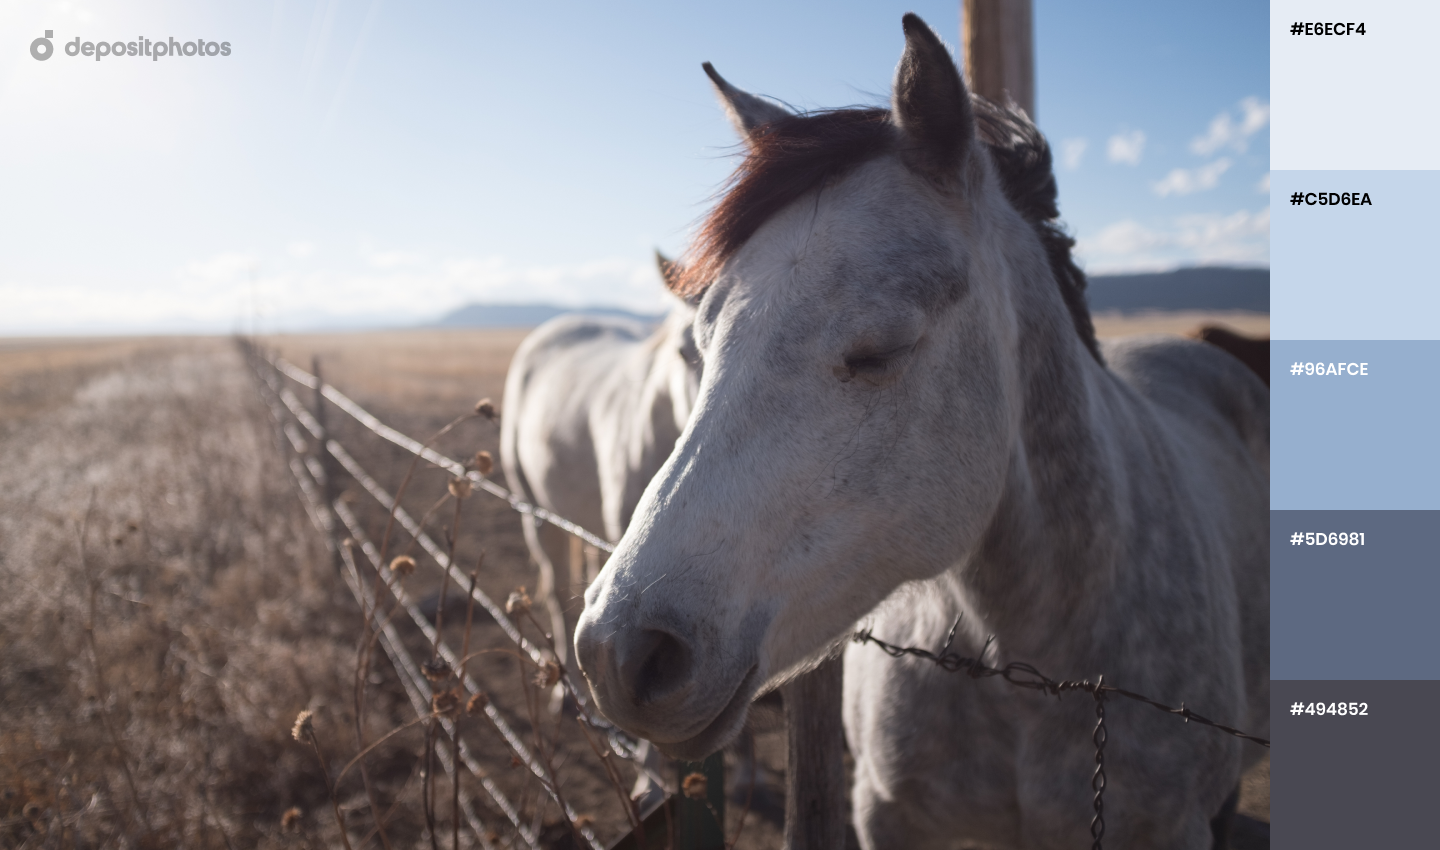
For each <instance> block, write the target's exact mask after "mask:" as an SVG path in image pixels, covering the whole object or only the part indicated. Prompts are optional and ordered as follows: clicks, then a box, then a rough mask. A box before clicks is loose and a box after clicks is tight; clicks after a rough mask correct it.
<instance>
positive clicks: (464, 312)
mask: <svg viewBox="0 0 1440 850" xmlns="http://www.w3.org/2000/svg"><path fill="white" fill-rule="evenodd" d="M1086 292H1087V295H1088V298H1089V301H1090V309H1091V310H1092V311H1094V312H1096V313H1101V312H1106V311H1110V312H1121V313H1138V312H1142V311H1145V310H1249V311H1252V312H1256V313H1268V312H1270V270H1269V269H1236V268H1228V267H1223V266H1200V267H1197V268H1189V269H1177V270H1176V271H1173V272H1158V273H1153V274H1113V275H1094V276H1092V277H1091V278H1090V286H1089V289H1087V290H1086ZM562 313H589V314H591V315H600V316H624V317H626V318H631V319H638V320H640V321H642V322H656V321H659V320H660V318H661V317H660V315H659V314H654V315H645V314H643V313H634V312H631V311H629V310H621V309H620V308H618V307H575V308H569V307H557V306H556V305H554V304H467V305H466V306H464V307H460V308H458V309H456V310H452V311H451V312H449V313H446V314H445V315H444V316H441V317H440V318H439V319H437V320H436V321H434V322H432V323H430V327H439V328H533V327H535V326H536V325H539V324H541V323H543V322H545V321H547V320H549V319H553V318H554V317H556V316H559V315H561V314H562Z"/></svg>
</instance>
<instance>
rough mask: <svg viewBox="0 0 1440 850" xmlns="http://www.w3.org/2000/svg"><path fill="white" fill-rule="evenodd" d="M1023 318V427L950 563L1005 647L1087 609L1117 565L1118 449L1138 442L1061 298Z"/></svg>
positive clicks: (1123, 494) (1025, 643)
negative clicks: (985, 519)
mask: <svg viewBox="0 0 1440 850" xmlns="http://www.w3.org/2000/svg"><path fill="white" fill-rule="evenodd" d="M1050 287H1051V288H1050V289H1049V290H1048V291H1045V292H1043V293H1041V294H1040V295H1039V297H1037V296H1036V295H1034V294H1032V297H1031V298H1030V299H1029V300H1030V301H1031V302H1032V306H1034V302H1036V301H1038V302H1039V303H1040V304H1043V305H1045V308H1044V309H1041V310H1038V311H1036V312H1034V313H1032V314H1031V315H1030V316H1029V317H1028V318H1027V317H1022V319H1021V321H1020V322H1019V326H1020V334H1019V340H1018V342H1019V345H1018V347H1017V357H1018V362H1019V367H1020V368H1019V369H1018V370H1017V374H1018V382H1019V386H1018V387H1017V393H1018V395H1019V398H1020V405H1019V407H1020V418H1019V429H1018V431H1017V434H1016V439H1015V440H1014V442H1013V443H1012V449H1011V457H1010V463H1009V467H1008V472H1007V475H1006V479H1005V481H1004V484H1003V488H1002V492H1001V497H1000V501H999V504H998V507H997V509H996V512H995V514H994V516H993V518H992V521H991V523H990V526H989V528H988V529H987V532H986V534H985V535H984V538H983V539H982V542H981V545H980V547H979V550H978V552H977V553H976V555H975V556H974V557H973V558H972V559H970V560H969V561H968V562H966V563H965V564H963V565H961V566H960V567H958V568H957V570H958V577H959V578H960V584H961V586H962V587H963V588H964V593H965V595H966V596H967V597H968V598H969V602H970V604H971V605H973V606H974V607H975V609H976V610H977V611H978V612H979V613H980V614H981V616H982V617H983V618H984V620H985V627H986V629H987V630H988V631H990V632H991V633H994V634H995V635H996V636H997V638H998V639H999V641H1000V645H1001V646H1002V647H1006V648H1008V650H1009V651H1011V652H1015V651H1022V652H1023V651H1029V652H1032V653H1033V652H1035V651H1038V649H1039V648H1041V647H1046V646H1053V645H1055V644H1056V643H1057V642H1059V641H1058V635H1061V634H1067V633H1069V634H1073V630H1071V625H1072V620H1073V619H1076V618H1078V619H1082V620H1083V619H1089V618H1092V617H1093V616H1094V613H1095V609H1096V606H1097V605H1100V604H1103V603H1101V602H1099V601H1097V600H1100V599H1102V598H1103V595H1104V594H1105V593H1106V590H1107V588H1109V587H1110V586H1111V585H1112V583H1113V581H1114V579H1115V577H1116V570H1117V569H1118V568H1120V566H1121V562H1122V559H1121V558H1120V553H1121V551H1122V541H1121V533H1122V530H1123V529H1125V528H1126V527H1128V526H1129V523H1128V522H1127V516H1128V515H1129V508H1128V507H1127V505H1126V504H1125V500H1126V499H1129V498H1131V497H1132V495H1133V493H1134V491H1135V488H1134V487H1132V486H1131V483H1132V482H1131V480H1130V479H1131V478H1132V474H1131V472H1130V471H1129V470H1128V469H1127V464H1126V462H1125V459H1124V458H1123V457H1118V456H1117V453H1116V450H1115V447H1116V446H1119V445H1130V444H1131V443H1132V442H1133V441H1138V442H1143V441H1145V440H1146V435H1144V434H1141V433H1138V432H1136V430H1135V429H1136V423H1135V420H1134V419H1132V418H1130V417H1127V416H1126V415H1125V410H1126V407H1127V403H1128V398H1127V397H1126V393H1125V392H1124V391H1123V390H1122V389H1121V388H1120V387H1119V385H1118V383H1117V382H1116V380H1115V379H1114V377H1113V375H1111V374H1110V373H1109V372H1108V371H1107V370H1106V369H1105V368H1104V366H1102V365H1101V364H1100V363H1098V362H1097V361H1096V360H1095V359H1094V358H1093V357H1092V356H1091V355H1090V353H1089V352H1088V351H1087V350H1086V349H1085V346H1084V344H1083V343H1082V342H1081V341H1080V338H1079V336H1078V335H1077V334H1076V333H1075V332H1074V330H1073V326H1072V323H1071V320H1070V316H1069V313H1068V312H1067V311H1066V310H1065V308H1064V306H1063V304H1062V303H1061V302H1060V299H1059V295H1058V293H1057V292H1055V290H1054V289H1053V283H1052V284H1050Z"/></svg>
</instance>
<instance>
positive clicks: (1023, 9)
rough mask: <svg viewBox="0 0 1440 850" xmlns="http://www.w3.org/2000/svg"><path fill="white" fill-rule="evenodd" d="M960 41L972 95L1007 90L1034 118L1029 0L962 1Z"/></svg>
mask: <svg viewBox="0 0 1440 850" xmlns="http://www.w3.org/2000/svg"><path fill="white" fill-rule="evenodd" d="M960 41H961V43H962V45H963V49H964V53H965V75H966V76H967V77H968V78H969V82H970V88H971V90H973V91H974V92H975V93H976V94H979V95H981V96H983V97H985V98H988V99H990V100H993V101H995V102H997V103H1002V102H1004V100H1005V95H1006V94H1007V93H1008V94H1009V96H1010V97H1012V98H1014V99H1015V103H1016V104H1018V105H1019V106H1020V108H1021V109H1023V110H1025V114H1026V115H1029V116H1030V120H1031V121H1034V120H1035V16H1034V14H1033V11H1032V7H1031V0H964V7H963V13H962V15H961V20H960Z"/></svg>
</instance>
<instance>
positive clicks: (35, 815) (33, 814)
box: [20, 800, 41, 820]
mask: <svg viewBox="0 0 1440 850" xmlns="http://www.w3.org/2000/svg"><path fill="white" fill-rule="evenodd" d="M20 814H22V815H24V816H25V817H26V818H27V819H29V820H39V819H40V814H41V808H40V804H39V803H37V802H35V801H34V800H31V801H30V802H28V803H26V804H25V808H23V809H21V810H20Z"/></svg>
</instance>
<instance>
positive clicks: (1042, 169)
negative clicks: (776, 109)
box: [674, 97, 1100, 360]
mask: <svg viewBox="0 0 1440 850" xmlns="http://www.w3.org/2000/svg"><path fill="white" fill-rule="evenodd" d="M972 102H973V104H974V107H975V118H976V122H977V130H978V131H979V135H980V139H981V140H982V141H983V142H984V143H985V146H986V148H987V149H988V150H989V151H990V158H991V159H992V160H993V161H994V163H995V166H996V170H997V171H998V173H999V177H1000V183H1001V187H1002V188H1003V190H1004V192H1005V197H1006V198H1007V199H1008V200H1009V201H1010V203H1011V204H1012V205H1013V206H1014V207H1015V209H1016V211H1018V212H1019V213H1020V214H1021V216H1023V217H1024V218H1025V220H1026V221H1028V222H1030V224H1031V226H1032V227H1034V228H1035V234H1036V236H1038V237H1039V239H1040V244H1041V245H1043V246H1044V248H1045V255H1046V257H1047V258H1048V260H1049V262H1050V270H1051V272H1052V273H1053V274H1054V276H1055V283H1056V285H1057V286H1058V287H1059V288H1060V295H1061V297H1062V298H1063V299H1064V301H1065V306H1066V307H1067V308H1068V309H1069V311H1070V317H1071V319H1072V321H1073V322H1074V325H1075V332H1076V333H1078V334H1079V335H1080V339H1081V341H1082V342H1084V344H1085V348H1086V349H1087V350H1088V351H1089V352H1090V354H1091V355H1092V356H1093V357H1095V359H1096V360H1100V349H1099V346H1098V345H1097V344H1096V341H1095V327H1094V325H1093V324H1092V322H1091V320H1090V309H1089V307H1088V305H1087V304H1086V302H1085V285H1086V281H1085V273H1084V272H1083V271H1081V270H1080V267H1079V266H1077V265H1075V261H1074V259H1073V258H1072V257H1071V254H1070V251H1071V248H1073V247H1074V245H1075V240H1074V239H1072V238H1070V237H1069V236H1068V235H1066V233H1065V231H1064V230H1063V229H1062V228H1061V226H1060V224H1059V221H1058V219H1059V216H1060V209H1059V207H1058V206H1057V200H1056V199H1057V195H1058V191H1057V188H1056V185H1055V174H1054V171H1053V168H1052V159H1051V154H1050V145H1049V144H1048V143H1047V142H1046V141H1045V137H1044V136H1043V135H1041V133H1040V131H1039V129H1037V128H1036V127H1035V125H1034V124H1033V123H1031V121H1030V119H1029V118H1027V117H1025V114H1024V113H1023V112H1021V111H1020V110H1018V109H1017V108H1015V107H1014V106H1013V105H1009V104H1007V105H1005V106H1000V105H997V104H994V103H991V102H990V101H988V100H986V99H984V98H981V97H972ZM895 141H896V140H895V134H894V127H893V125H892V124H891V123H890V111H889V110H887V109H853V108H852V109H834V110H827V111H823V112H811V113H807V114H803V115H792V116H789V117H786V118H782V119H780V120H779V121H773V122H771V123H769V124H766V125H764V126H763V127H760V128H759V129H757V130H756V131H755V133H754V134H753V135H752V136H751V138H750V140H749V145H750V149H749V152H748V153H747V154H746V156H745V159H744V160H743V161H742V162H741V163H740V167H739V168H737V169H736V170H735V174H734V175H733V176H732V177H731V178H730V182H729V183H728V184H727V187H726V190H725V193H724V196H723V197H722V198H721V199H720V202H719V203H718V204H716V206H715V209H713V210H712V211H711V212H710V214H709V215H708V216H706V218H705V220H704V222H703V223H702V224H701V227H700V232H699V233H698V234H697V235H696V237H695V241H694V243H693V244H692V245H691V247H690V251H689V252H688V256H687V258H686V262H685V265H684V271H683V272H682V274H681V276H680V279H679V280H678V281H677V282H676V285H675V287H674V289H675V291H676V293H677V294H679V295H683V296H694V295H698V294H699V293H701V292H703V291H704V290H705V287H706V286H708V285H709V283H710V281H712V280H714V279H715V276H716V275H717V274H718V273H719V271H720V267H721V266H722V265H724V264H725V261H726V260H728V259H730V257H731V256H732V255H733V254H734V253H735V252H736V251H738V250H739V249H740V246H742V245H744V244H745V242H746V241H747V240H748V239H749V238H750V237H751V236H753V235H754V234H755V231H757V230H759V229H760V226H761V225H762V224H764V223H765V222H766V221H767V220H769V219H770V217H771V216H773V215H775V214H776V213H777V212H779V211H780V210H781V209H782V208H784V207H786V206H788V205H789V204H790V203H792V202H793V201H795V200H796V199H797V198H799V197H800V196H801V195H804V194H805V193H807V192H809V191H810V190H811V189H814V188H815V187H816V186H819V185H820V184H821V183H823V182H824V181H825V180H828V179H830V178H832V177H835V176H838V175H840V174H843V173H844V172H846V171H848V170H850V169H852V168H855V167H856V166H858V165H861V164H863V163H865V162H867V161H869V160H871V159H873V158H875V157H877V156H879V155H881V154H883V153H886V152H888V151H891V150H893V149H894V146H895Z"/></svg>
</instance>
